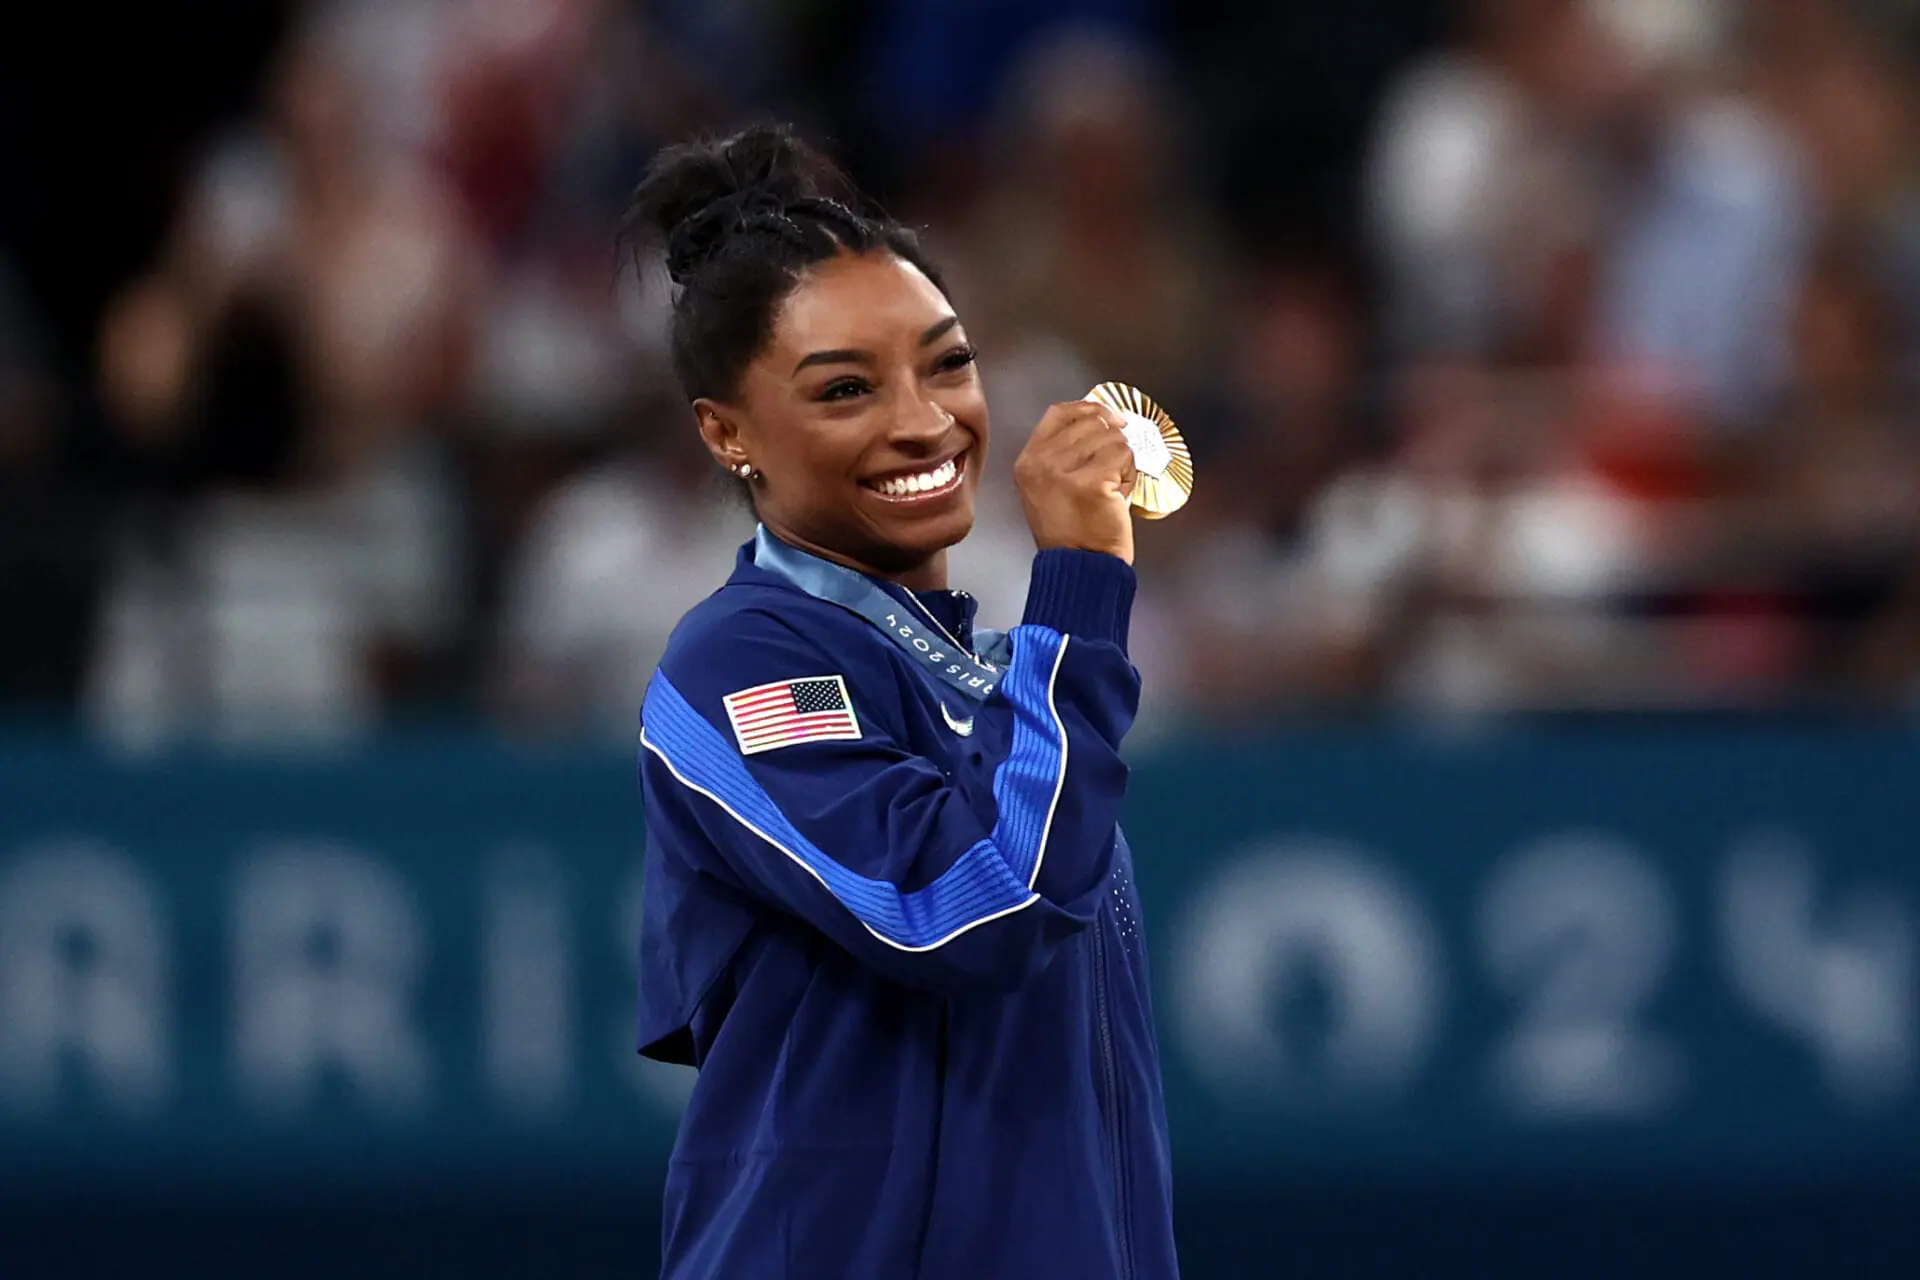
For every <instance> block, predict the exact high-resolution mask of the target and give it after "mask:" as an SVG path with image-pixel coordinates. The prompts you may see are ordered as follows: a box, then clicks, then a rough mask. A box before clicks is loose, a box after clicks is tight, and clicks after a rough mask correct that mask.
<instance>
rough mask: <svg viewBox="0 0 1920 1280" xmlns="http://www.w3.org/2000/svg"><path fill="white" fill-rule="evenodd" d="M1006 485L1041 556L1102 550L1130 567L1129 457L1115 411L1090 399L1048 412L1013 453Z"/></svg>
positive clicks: (1131, 560) (1130, 483)
mask: <svg viewBox="0 0 1920 1280" xmlns="http://www.w3.org/2000/svg"><path fill="white" fill-rule="evenodd" d="M1013 479H1014V483H1015V484H1016V485H1017V486H1018V487H1019V489H1020V505H1021V506H1022V507H1024V508H1026V513H1027V527H1028V528H1029V529H1031V530H1033V541H1034V545H1035V546H1037V547H1039V548H1040V549H1041V550H1042V551H1045V550H1048V549H1049V548H1055V547H1064V548H1071V549H1075V550H1080V551H1104V552H1106V553H1107V554H1109V555H1115V556H1119V557H1120V558H1121V559H1122V560H1125V561H1126V562H1127V563H1128V564H1132V563H1133V513H1132V510H1131V508H1130V507H1129V505H1128V503H1127V495H1128V494H1129V493H1131V492H1133V482H1134V468H1133V450H1132V448H1131V447H1129V446H1128V444H1127V437H1126V435H1125V432H1124V430H1123V427H1122V424H1121V418H1120V415H1119V414H1118V413H1117V412H1115V411H1114V410H1112V409H1109V408H1107V407H1106V406H1105V405H1103V404H1095V403H1094V402H1093V401H1091V400H1069V401H1067V402H1066V403H1064V404H1056V405H1054V406H1053V407H1052V408H1050V409H1048V410H1047V412H1046V413H1045V414H1044V415H1043V416H1042V417H1041V419H1040V425H1038V426H1036V427H1035V428H1034V429H1033V435H1032V436H1031V437H1029V438H1028V440H1027V446H1026V448H1024V449H1022V450H1021V451H1020V457H1019V459H1018V460H1017V461H1016V462H1015V463H1014V464H1013Z"/></svg>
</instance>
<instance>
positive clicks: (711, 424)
mask: <svg viewBox="0 0 1920 1280" xmlns="http://www.w3.org/2000/svg"><path fill="white" fill-rule="evenodd" d="M693 416H694V419H695V420H696V421H697V422H698V423H699V424H700V439H701V440H703V441H704V442H705V443H706V446H707V452H708V453H710V454H712V455H713V459H714V461H715V462H718V463H719V464H720V465H721V466H723V467H725V468H726V469H727V470H728V471H737V470H739V468H740V464H741V463H743V462H750V461H752V455H751V454H750V453H749V452H748V450H747V442H746V440H745V439H744V438H743V437H742V435H741V432H740V419H739V418H738V416H736V414H735V413H734V411H733V410H732V409H730V408H728V407H727V406H726V405H723V404H721V403H720V402H719V401H718V400H707V399H700V400H695V401H694V402H693Z"/></svg>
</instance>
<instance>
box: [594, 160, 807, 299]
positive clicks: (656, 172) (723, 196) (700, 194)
mask: <svg viewBox="0 0 1920 1280" xmlns="http://www.w3.org/2000/svg"><path fill="white" fill-rule="evenodd" d="M844 184H845V180H844V179H843V178H840V176H839V174H838V171H837V170H835V169H834V167H833V165H832V164H831V163H830V162H828V161H827V160H826V159H825V158H824V157H822V156H821V155H820V154H819V153H818V152H816V151H814V150H813V148H811V147H809V146H808V145H807V144H806V143H805V142H803V141H802V140H801V139H800V138H799V137H798V136H796V135H795V134H794V132H793V131H792V130H791V129H790V128H789V127H787V126H786V125H781V124H763V125H755V126H753V127H752V128H749V129H745V130H742V131H741V132H739V133H736V134H734V135H733V136H731V137H728V138H720V139H708V140H704V141H699V142H689V143H682V144H679V145H677V146H671V147H666V148H664V149H662V150H661V152H660V153H659V154H658V155H656V156H655V157H654V159H653V163H652V164H650V165H649V166H648V167H647V172H646V175H645V176H644V177H643V178H642V179H641V180H640V185H639V187H638V188H637V189H636V190H635V191H634V195H633V202H632V205H631V206H630V208H629V209H628V212H627V218H626V224H627V227H628V228H629V230H642V231H646V232H648V233H650V238H653V239H656V240H657V241H658V242H659V243H660V244H662V245H664V247H665V249H666V258H667V273H668V275H670V276H671V277H672V278H673V280H674V282H675V283H676V284H685V283H686V282H687V281H688V280H689V279H690V278H691V277H692V276H693V275H694V273H695V272H697V271H698V270H699V269H700V268H701V266H703V265H704V264H705V263H707V262H709V261H711V260H712V259H713V258H714V257H715V256H716V255H717V254H718V253H719V252H720V251H721V249H722V248H723V247H724V246H725V245H726V243H727V240H728V238H729V237H730V236H732V235H734V234H736V233H738V232H740V231H742V230H745V229H746V228H748V227H765V228H767V229H769V230H774V231H777V232H781V233H786V232H787V230H788V229H789V228H793V222H792V216H791V215H792V212H793V210H795V209H796V208H804V207H807V206H810V205H813V204H815V203H817V202H819V201H820V200H821V199H822V198H823V196H824V195H825V192H826V190H827V189H828V188H830V187H833V186H844ZM783 224H784V225H783ZM793 229H794V231H795V232H796V233H797V228H793Z"/></svg>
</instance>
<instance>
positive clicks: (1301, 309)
mask: <svg viewBox="0 0 1920 1280" xmlns="http://www.w3.org/2000/svg"><path fill="white" fill-rule="evenodd" d="M27 9H28V10H30V11H31V12H32V14H33V18H32V21H31V23H30V24H29V25H31V26H32V28H33V29H34V30H35V31H36V32H37V34H35V35H33V36H31V37H27V36H25V35H24V34H21V32H23V31H24V30H25V28H24V27H22V28H20V29H19V31H16V34H14V35H13V36H11V37H9V38H8V39H7V40H5V41H4V42H0V161H4V167H3V168H0V173H3V174H4V177H0V726H3V727H0V1275H5V1276H7V1277H9V1278H11V1277H41V1276H48V1277H53V1276H60V1277H66V1276H94V1275H119V1274H123V1273H124V1274H136V1273H137V1274H140V1275H142V1276H148V1277H151V1276H170V1275H181V1276H205V1277H214V1276H242V1275H247V1276H251V1275H256V1274H273V1275H276V1276H278V1277H282V1278H284V1277H289V1276H305V1275H314V1276H319V1275H326V1276H329V1277H336V1276H339V1275H342V1274H345V1275H354V1276H369V1277H387V1276H394V1277H401V1276H406V1277H412V1276H420V1275H440V1274H453V1273H454V1272H455V1271H456V1269H457V1271H458V1272H459V1273H460V1274H462V1275H464V1276H467V1277H485V1276H520V1275H528V1274H541V1275H551V1276H574V1275H581V1276H584V1275H611V1274H621V1275H633V1276H650V1275H652V1274H654V1263H655V1258H656V1257H657V1249H658V1232H659V1207H658V1198H659V1188H660V1176H661V1168H662V1160H663V1156H664V1152H665V1150H666V1147H667V1144H668V1143H669V1142H670V1140H671V1134H672V1127H673V1124H674V1120H675V1116H676V1115H677V1111H678V1108H679V1105H680V1102H681V1099H682V1098H684V1095H685V1089H686V1087H687V1083H688V1082H687V1080H686V1079H685V1078H683V1077H682V1073H679V1072H677V1071H675V1070H673V1069H670V1068H654V1067H650V1066H649V1065H648V1064H644V1063H641V1062H639V1061H638V1060H637V1059H635V1058H634V1057H633V1055H632V1054H631V1038H632V1035H631V1027H630V1023H631V1016H630V1013H631V1005H632V974H631V953H632V950H633V944H634V937H635V933H634V927H633V926H634V921H635V919H636V915H635V908H634V904H635V893H636V891H637V875H638V869H639V859H640V849H641V840H642V835H641V825H640V823H641V814H640V811H639V802H638V797H637V794H636V789H635V787H634V784H633V777H632V756H633V748H634V739H635V728H636V709H637V707H638V704H639V701H640V697H641V693H642V691H643V689H644V687H645V683H646V680H647V678H648V676H649V674H650V672H651V669H652V666H653V664H654V662H655V661H656V660H657V657H658V655H659V653H660V651H661V648H662V646H663V644H664V642H665V638H666V635H667V633H668V631H669V629H670V628H671V627H672V625H673V623H674V622H675V621H676V620H677V619H678V617H679V616H680V614H681V613H682V612H683V611H684V610H685V609H686V608H687V607H689V606H690V605H691V604H692V603H693V602H695V601H696V600H698V599H699V598H700V597H701V596H703V595H704V594H705V593H706V592H708V591H709V590H711V589H712V588H713V587H714V586H715V585H716V584H717V583H718V582H719V581H720V580H721V579H722V578H723V577H724V576H725V574H726V572H727V571H728V569H729V567H730V564H731V558H732V555H733V552H734V548H735V547H736V546H737V545H738V544H739V543H740V542H741V541H743V540H744V539H745V538H746V537H747V536H748V535H749V534H750V532H751V526H750V520H749V518H748V516H747V513H746V512H745V510H744V509H743V508H742V507H741V506H740V505H739V504H738V503H737V502H735V501H733V500H731V499H730V498H729V497H728V495H727V492H726V489H725V486H724V484H723V483H721V481H722V479H723V478H722V477H720V476H719V475H718V474H717V469H716V468H714V467H713V465H712V464H711V462H710V460H709V459H707V457H706V456H705V454H704V452H703V451H702V450H701V449H700V447H699V445H698V441H697V438H696V436H695V434H694V431H693V426H692V422H691V418H690V415H689V414H688V412H687V410H686V408H685V405H684V403H683V402H682V401H681V399H680V397H679V396H678V393H677V392H676V391H675V389H674V387H673V385H672V379H671V375H670V373H669V372H668V369H667V362H666V359H665V332H666V329H665V326H666V316H667V306H668V299H667V296H666V293H665V290H664V287H663V284H662V279H663V277H662V275H661V273H660V272H659V271H658V270H657V269H655V268H654V267H652V266H651V264H648V263H646V262H642V263H641V264H639V265H638V266H637V267H636V266H635V264H633V263H631V262H627V261H625V260H623V258H622V257H621V256H620V255H619V254H618V253H617V252H616V249H615V244H614V230H615V227H616V224H617V222H618V219H619V216H620V213H621V211H622V208H623V205H624V202H625V200H626V197H627V195H628V193H629V192H630V190H631V188H632V186H633V184H634V182H635V181H636V179H637V177H638V175H639V173H640V171H641V168H642V167H643V166H644V164H645V162H646V161H647V159H648V157H649V156H650V155H651V154H652V153H653V151H654V150H655V149H656V148H657V147H659V146H660V145H662V144H663V143H666V142H670V141H674V140H677V139H680V138H683V137H686V136H688V135H689V134H691V133H695V132H702V131H721V130H725V129H727V128H730V127H733V126H737V125H739V124H741V123H745V122H747V121H750V120H754V119H759V118H766V117H776V118H781V119H788V120H792V121H794V122H796V123H797V124H798V125H799V126H800V127H801V128H802V129H803V130H805V131H807V132H808V133H810V134H811V135H812V136H814V137H816V138H817V139H819V140H821V141H822V142H823V143H825V144H826V145H827V147H828V148H829V149H830V150H831V151H832V152H833V153H834V154H836V155H837V156H838V157H839V158H840V159H841V161H842V162H843V163H844V164H845V165H846V166H847V167H848V168H849V169H850V170H851V171H852V172H853V173H854V175H855V176H856V177H857V179H858V180H859V181H860V182H861V183H862V184H863V185H864V186H865V187H866V188H867V189H868V191H869V192H870V193H871V194H872V195H873V196H874V197H875V198H876V199H877V200H878V201H879V202H880V203H882V204H883V205H884V206H885V207H886V208H887V209H888V210H889V211H890V212H892V213H894V214H895V215H897V216H899V217H900V218H902V219H903V220H906V221H908V222H910V223H912V224H914V225H916V226H920V227H923V228H925V234H926V237H927V239H928V241H929V243H930V245H931V247H932V248H933V250H934V252H935V254H936V256H937V257H938V258H939V259H940V260H941V261H942V262H943V263H944V264H945V265H946V267H947V269H948V271H949V274H950V277H951V282H952V285H953V292H954V294H955V301H956V304H957V305H958V307H959V309H960V312H961V314H962V316H963V317H964V318H965V320H966V322H967V326H968V330H969V333H970V336H971V337H972V338H973V339H974V340H975V341H976V343H977V344H978V345H979V346H980V348H981V350H982V355H983V361H984V371H985V376H986V379H987V386H988V391H989V396H990V400H991V402H992V407H993V414H994V431H995V437H996V442H995V446H994V452H993V456H992V458H991V460H990V466H989V477H988V491H987V492H986V493H984V494H983V499H982V503H981V509H980V523H979V527H978V529H977V531H976V533H975V535H974V537H973V538H972V539H971V540H970V541H969V542H968V543H967V544H966V545H965V547H963V548H962V549H961V550H960V551H958V552H956V555H955V569H954V572H955V579H956V583H957V584H958V585H964V586H967V587H968V588H969V589H971V590H973V591H974V593H975V594H976V595H978V596H980V597H981V599H982V602H983V615H984V617H985V620H986V621H988V622H990V623H991V622H1000V623H1002V624H1004V623H1006V622H1010V621H1012V620H1013V619H1014V618H1015V617H1017V615H1018V612H1019V608H1020V603H1021V599H1022V595H1023V591H1024V585H1025V570H1026V562H1027V557H1028V555H1029V554H1030V549H1031V544H1030V542H1029V541H1028V539H1027V536H1026V532H1025V527H1024V523H1023V522H1022V520H1021V519H1020V515H1019V511H1018V506H1017V503H1015V502H1013V501H1012V500H1011V493H1010V487H1009V483H1008V476H1009V472H1010V468H1011V464H1012V461H1013V458H1014V457H1015V455H1016V454H1017V452H1018V450H1019V447H1020V444H1021V442H1022V438H1023V436H1024V434H1025V432H1026V431H1027V430H1028V429H1029V428H1030V427H1031V425H1032V423H1033V422H1034V421H1035V420H1036V419H1037V418H1038V416H1039V413H1040V411H1041V410H1042V408H1043V407H1044V406H1045V405H1046V404H1048V403H1050V402H1052V401H1055V400H1060V399H1067V398H1072V397H1077V396H1079V395H1081V394H1083V393H1084V392H1085V391H1086V389H1087V388H1089V387H1091V386H1092V385H1093V384H1095V383H1096V382H1099V381H1102V380H1106V379H1119V380H1122V381H1125V382H1129V383H1133V384H1135V385H1138V386H1140V387H1142V388H1144V389H1146V390H1147V391H1148V392H1149V393H1150V394H1151V395H1153V396H1154V397H1155V398H1157V399H1158V400H1159V401H1160V402H1161V403H1162V404H1164V405H1165V406H1166V407H1167V408H1168V409H1169V410H1170V411H1171V412H1172V414H1173V415H1174V416H1175V417H1176V419H1178V421H1179V422H1180V424H1181V426H1182V428H1183V430H1184V431H1185V433H1186V435H1187V437H1188V439H1189V441H1190V443H1191V445H1192V448H1193V452H1194V455H1195V459H1196V465H1197V470H1198V477H1199V479H1198V489H1197V492H1196V495H1195V498H1194V501H1193V503H1192V504H1191V505H1190V506H1189V507H1188V508H1187V509H1185V510H1184V511H1182V512H1181V513H1180V514H1179V515H1178V516H1177V517H1176V518H1174V519H1171V520H1168V521H1165V522H1163V523H1159V524H1154V525H1150V526H1144V527H1143V528H1142V530H1141V536H1140V542H1141V546H1140V551H1139V561H1140V569H1141V574H1142V580H1143V587H1142V596H1141V601H1140V605H1139V612H1138V614H1137V620H1136V623H1135V628H1134V632H1135V648H1136V652H1135V656H1136V659H1137V661H1138V664H1139V666H1140V667H1141V669H1142V671H1143V674H1144V675H1145V678H1146V681H1147V690H1148V692H1147V697H1146V703H1145V705H1144V706H1143V711H1142V718H1141V722H1140V726H1139V729H1138V731H1137V734H1136V737H1135V739H1134V742H1135V746H1134V750H1133V758H1134V761H1135V776H1134V784H1133V789H1132V792H1131V793H1130V801H1129V811H1128V819H1127V821H1128V826H1129V830H1130V833H1131V835H1132V839H1133V843H1134V845H1135V847H1136V848H1137V849H1139V850H1140V855H1139V856H1140V862H1141V868H1140V876H1141V880H1142V882H1143V893H1144V896H1145V899H1146V905H1147V908H1148V913H1149V917H1150V919H1151V921H1152V925H1151V926H1150V927H1152V928H1153V929H1154V932H1155V958H1156V964H1157V972H1156V981H1157V983H1158V984H1159V997H1160V1019H1161V1024H1162V1032H1163V1039H1164V1052H1165V1055H1166V1069H1167V1078H1168V1079H1167V1087H1168V1097H1169V1106H1170V1109H1171V1112H1172V1119H1173V1125H1174V1132H1175V1142H1176V1149H1175V1157H1176V1162H1177V1166H1178V1172H1179V1187H1178V1196H1179V1204H1178V1209H1179V1215H1180V1217H1179V1225H1180V1230H1181V1236H1182V1247H1183V1256H1184V1259H1185V1263H1186V1269H1187V1272H1188V1274H1189V1275H1190V1276H1191V1277H1198V1278H1201V1280H1205V1278H1207V1277H1216V1276H1219V1277H1226V1276H1234V1277H1238V1276H1253V1275H1261V1276H1265V1275H1289V1276H1292V1275H1301V1276H1307V1275H1338V1276H1363V1275H1364V1276H1375V1275H1378V1276H1393V1277H1396V1278H1397V1277H1404V1276H1407V1275H1419V1276H1454V1275H1459V1276H1492V1275H1512V1276H1555V1277H1561V1276H1585V1275H1592V1276H1601V1275H1605V1276H1610V1277H1611V1276H1614V1275H1617V1274H1619V1273H1620V1272H1621V1270H1622V1269H1623V1268H1628V1267H1631V1268H1634V1269H1637V1270H1638V1271H1641V1272H1643V1273H1645V1274H1648V1275H1653V1276H1665V1275H1672V1276H1689V1277H1691V1276H1699V1275H1705V1274H1718V1273H1720V1272H1721V1271H1725V1272H1727V1273H1735V1272H1736V1271H1737V1272H1738V1273H1740V1274H1743V1275H1747V1276H1753V1275H1763V1274H1766V1275H1816V1274H1817V1275H1822V1276H1834V1275H1847V1276H1856V1275H1857V1276H1892V1275H1911V1274H1916V1270H1915V1268H1916V1267H1920V1194H1917V1193H1920V1103H1917V1102H1916V1099H1915V1085H1916V1073H1917V1072H1920V971H1917V970H1916V964H1917V962H1920V957H1917V955H1916V944H1920V933H1917V932H1916V920H1915V916H1914V909H1915V907H1916V905H1920V865H1917V864H1916V860H1915V843H1916V836H1920V788H1916V785H1915V778H1916V776H1920V774H1917V769H1920V417H1916V414H1915V409H1916V404H1917V401H1916V391H1917V390H1920V150H1916V147H1915V145H1914V143H1915V137H1916V129H1920V3H1917V2H1916V0H1343V2H1342V3H1338V4H1319V3H1309V2H1308V0H1297V2H1294V0H1270V2H1269V3H1266V4H1264V5H1244V4H1240V3H1229V2H1228V0H1181V2H1180V3H1179V4H1177V5H1176V4H1174V3H1172V2H1171V0H1158V2H1155V0H305V2H304V3H302V2H296V0H280V2H278V3H276V2H274V0H150V2H149V3H146V4H144V5H140V6H103V5H94V4H86V3H77V4H67V5H51V4H44V3H37V2H36V3H30V4H29V5H28V6H27ZM21 21H22V22H26V21H27V20H26V19H25V18H22V19H21Z"/></svg>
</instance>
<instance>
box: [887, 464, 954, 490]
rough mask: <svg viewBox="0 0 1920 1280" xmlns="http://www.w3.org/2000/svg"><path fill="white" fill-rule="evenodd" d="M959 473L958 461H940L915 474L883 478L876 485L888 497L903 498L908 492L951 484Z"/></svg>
mask: <svg viewBox="0 0 1920 1280" xmlns="http://www.w3.org/2000/svg"><path fill="white" fill-rule="evenodd" d="M959 473H960V466H959V463H958V462H954V461H948V462H943V463H941V464H940V465H939V466H937V467H935V468H934V469H933V470H931V471H922V472H921V473H920V474H919V475H917V476H901V477H898V478H897V479H893V480H883V481H881V482H880V484H879V485H878V486H876V487H877V488H878V489H879V490H880V492H882V493H884V494H887V495H888V496H889V497H895V498H904V497H906V496H907V495H908V494H910V493H927V492H929V491H931V490H934V489H939V488H944V487H945V486H947V485H949V484H952V483H953V478H954V477H955V476H956V475H958V474H959Z"/></svg>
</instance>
